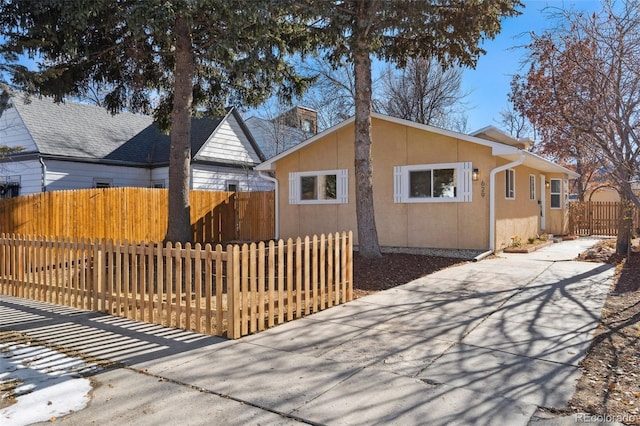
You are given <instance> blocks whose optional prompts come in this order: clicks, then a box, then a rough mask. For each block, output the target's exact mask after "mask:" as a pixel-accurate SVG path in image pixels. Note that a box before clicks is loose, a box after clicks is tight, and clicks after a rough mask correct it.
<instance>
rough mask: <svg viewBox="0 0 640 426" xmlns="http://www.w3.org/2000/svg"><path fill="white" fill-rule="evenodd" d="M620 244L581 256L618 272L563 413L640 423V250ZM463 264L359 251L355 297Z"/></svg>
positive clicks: (602, 244)
mask: <svg viewBox="0 0 640 426" xmlns="http://www.w3.org/2000/svg"><path fill="white" fill-rule="evenodd" d="M635 243H636V250H638V249H637V247H638V244H637V243H638V242H637V241H635ZM614 247H615V242H614V241H609V240H607V241H603V242H600V243H598V244H597V245H596V246H595V247H594V248H593V249H591V250H589V251H587V252H585V253H582V254H581V255H580V257H579V258H580V260H584V261H591V262H607V263H611V264H614V265H616V268H617V271H616V274H615V277H614V280H613V283H612V288H611V294H610V295H609V297H608V298H607V300H606V302H605V306H604V308H603V310H602V317H601V319H600V325H599V327H598V329H597V330H596V333H595V338H594V340H593V342H592V344H591V347H590V348H589V350H588V353H587V356H586V358H585V359H584V360H583V361H582V363H581V365H580V368H581V370H582V372H583V374H582V376H581V378H580V379H579V381H578V383H577V385H576V392H575V394H574V396H573V398H572V399H571V401H570V402H569V406H568V407H567V408H566V410H563V411H559V412H557V414H558V415H568V414H571V413H587V414H590V415H594V416H601V419H603V418H604V419H605V420H615V421H618V422H619V423H623V424H630V425H640V252H634V253H632V254H631V255H630V256H629V257H628V258H627V259H624V258H622V257H619V256H616V255H615V254H614V252H615V249H614ZM461 262H463V261H462V260H461V259H455V258H442V257H433V256H421V255H410V254H397V253H393V254H391V253H389V254H385V255H383V257H382V258H380V259H376V260H370V259H363V258H361V257H359V256H358V255H357V254H356V255H355V257H354V287H355V288H354V296H355V297H362V296H364V295H366V294H370V293H373V292H376V291H379V290H385V289H388V288H392V287H395V286H397V285H400V284H404V283H407V282H409V281H411V280H414V279H416V278H420V277H422V276H425V275H428V274H431V273H433V272H436V271H438V270H440V269H443V268H448V267H450V266H453V265H456V264H459V263H461ZM604 416H606V417H604Z"/></svg>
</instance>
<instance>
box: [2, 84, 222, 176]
mask: <svg viewBox="0 0 640 426" xmlns="http://www.w3.org/2000/svg"><path fill="white" fill-rule="evenodd" d="M13 105H14V106H15V108H16V109H17V111H18V113H19V114H20V117H21V118H22V120H23V121H24V123H25V125H26V127H27V129H28V131H29V132H30V134H31V137H32V138H33V140H34V142H35V143H36V146H37V148H38V152H39V153H40V154H42V155H45V156H47V155H48V156H56V157H67V158H70V159H79V160H82V159H85V160H91V161H104V162H112V163H137V164H146V165H154V164H163V163H168V162H169V146H170V138H169V135H166V134H163V133H161V132H160V131H159V129H158V128H157V127H156V126H155V125H154V124H153V117H150V116H146V115H140V114H132V113H128V112H121V113H119V114H116V115H112V114H110V113H109V112H108V111H107V110H106V109H104V108H102V107H98V106H95V105H89V104H82V103H77V102H65V103H62V104H56V103H55V102H53V100H52V99H50V98H37V97H31V98H30V101H29V102H27V103H25V101H24V98H23V97H22V96H14V98H13ZM223 119H224V117H219V118H216V119H208V118H201V119H195V118H194V119H192V122H191V124H192V125H191V149H192V154H193V155H195V154H196V153H197V152H198V151H199V150H200V148H201V147H202V146H203V145H204V143H205V142H206V141H207V139H208V138H209V136H211V134H212V133H213V132H214V131H215V129H216V128H217V127H218V126H219V124H220V122H221V121H222V120H223Z"/></svg>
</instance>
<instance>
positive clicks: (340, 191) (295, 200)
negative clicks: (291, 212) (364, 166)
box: [289, 169, 349, 205]
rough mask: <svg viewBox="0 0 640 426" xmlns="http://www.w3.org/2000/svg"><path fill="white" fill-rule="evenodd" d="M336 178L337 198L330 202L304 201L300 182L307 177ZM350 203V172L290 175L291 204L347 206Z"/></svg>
mask: <svg viewBox="0 0 640 426" xmlns="http://www.w3.org/2000/svg"><path fill="white" fill-rule="evenodd" d="M328 175H335V176H336V198H335V199H330V200H303V199H302V193H301V191H302V185H301V184H300V180H301V178H303V177H307V176H315V177H318V176H328ZM348 202H349V171H348V170H347V169H335V170H314V171H306V172H291V173H289V204H302V205H304V204H347V203H348Z"/></svg>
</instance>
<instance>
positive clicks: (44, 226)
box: [0, 188, 275, 244]
mask: <svg viewBox="0 0 640 426" xmlns="http://www.w3.org/2000/svg"><path fill="white" fill-rule="evenodd" d="M190 200H191V229H192V232H193V241H194V242H200V243H203V244H204V243H213V244H215V243H220V242H228V241H237V240H240V241H258V240H268V239H270V238H273V237H274V235H275V221H274V216H275V213H274V212H275V204H274V202H275V198H274V192H273V191H267V192H239V193H232V192H216V191H191V192H190ZM167 212H168V194H167V190H166V189H152V188H103V189H81V190H74V191H54V192H45V193H39V194H31V195H25V196H22V197H16V198H10V199H7V200H1V201H0V232H3V233H9V234H21V235H50V236H57V237H68V238H111V239H114V240H120V241H124V240H129V241H145V242H151V241H154V242H157V241H162V240H163V239H164V236H165V233H166V230H167V216H168V215H167Z"/></svg>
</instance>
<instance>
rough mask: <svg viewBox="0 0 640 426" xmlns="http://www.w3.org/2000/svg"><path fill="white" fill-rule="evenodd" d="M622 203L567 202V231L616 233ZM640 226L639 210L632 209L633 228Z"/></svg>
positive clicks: (596, 233) (587, 233)
mask: <svg viewBox="0 0 640 426" xmlns="http://www.w3.org/2000/svg"><path fill="white" fill-rule="evenodd" d="M621 211H622V203H620V202H615V201H613V202H610V201H585V202H572V203H570V204H569V230H570V231H569V232H570V233H571V234H573V235H581V236H586V235H598V236H605V235H607V236H615V235H618V222H619V220H620V213H621ZM638 226H640V210H639V209H637V208H634V209H633V228H632V229H633V230H634V231H635V230H636V229H638Z"/></svg>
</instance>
